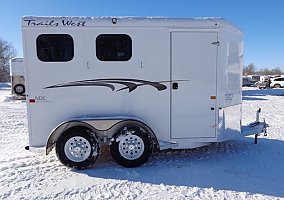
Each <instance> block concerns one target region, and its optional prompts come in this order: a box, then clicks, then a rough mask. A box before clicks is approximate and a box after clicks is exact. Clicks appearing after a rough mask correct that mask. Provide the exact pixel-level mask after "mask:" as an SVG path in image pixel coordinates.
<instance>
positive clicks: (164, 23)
mask: <svg viewBox="0 0 284 200" xmlns="http://www.w3.org/2000/svg"><path fill="white" fill-rule="evenodd" d="M22 30H23V43H24V58H25V59H24V62H25V66H26V69H27V70H26V79H27V80H26V83H27V92H26V93H27V107H28V124H29V147H43V146H45V148H46V153H47V154H48V153H49V152H50V151H51V150H52V149H53V147H55V150H56V153H57V156H58V158H59V160H60V161H61V162H62V163H63V164H64V165H66V166H69V167H76V168H85V167H87V166H90V165H92V164H93V163H94V162H95V160H96V158H97V157H98V155H99V152H100V147H101V146H102V145H109V147H110V152H111V155H112V156H113V158H114V159H115V160H116V161H117V162H118V163H119V164H121V165H123V166H126V167H135V166H139V165H141V164H143V163H145V162H146V161H147V160H148V158H149V156H150V155H151V152H153V151H154V150H163V149H184V148H196V147H200V146H204V145H208V144H211V143H214V142H221V141H225V140H231V139H234V138H236V137H237V136H240V135H243V134H259V133H261V132H264V131H266V124H265V122H259V121H257V123H253V124H251V125H249V126H246V127H242V126H241V101H242V91H241V77H242V76H241V74H242V62H243V34H242V32H241V31H240V30H239V29H237V28H236V27H234V26H233V25H231V24H230V23H228V22H226V21H225V20H223V19H220V18H198V19H170V18H130V17H118V18H112V17H104V18H95V17H23V18H22ZM242 128H243V129H242ZM242 130H243V131H245V133H244V132H243V131H242Z"/></svg>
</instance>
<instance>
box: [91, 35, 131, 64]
mask: <svg viewBox="0 0 284 200" xmlns="http://www.w3.org/2000/svg"><path fill="white" fill-rule="evenodd" d="M96 55H97V58H98V59H99V60H101V61H127V60H129V59H130V58H131V56H132V40H131V38H130V36H129V35H125V34H102V35H99V36H98V37H97V39H96Z"/></svg>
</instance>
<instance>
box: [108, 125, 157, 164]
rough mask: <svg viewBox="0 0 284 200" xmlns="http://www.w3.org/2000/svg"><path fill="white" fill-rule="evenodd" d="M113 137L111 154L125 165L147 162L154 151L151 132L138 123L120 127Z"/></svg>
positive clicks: (119, 162)
mask: <svg viewBox="0 0 284 200" xmlns="http://www.w3.org/2000/svg"><path fill="white" fill-rule="evenodd" d="M113 139H114V140H113V141H112V143H111V145H110V152H111V155H112V157H113V159H114V160H115V161H116V162H117V163H118V164H120V165H122V166H124V167H138V166H140V165H142V164H144V163H145V162H147V161H148V159H149V157H150V155H151V153H152V148H153V147H152V146H153V145H152V142H151V138H150V136H149V133H147V131H146V129H144V128H142V127H140V126H138V125H133V124H129V125H126V126H124V127H122V128H120V129H119V130H118V131H117V132H116V133H115V134H114V137H113Z"/></svg>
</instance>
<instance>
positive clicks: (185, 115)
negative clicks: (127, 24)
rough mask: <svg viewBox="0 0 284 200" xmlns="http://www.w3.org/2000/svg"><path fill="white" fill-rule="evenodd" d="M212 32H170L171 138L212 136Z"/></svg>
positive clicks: (214, 51) (214, 44) (214, 41)
mask: <svg viewBox="0 0 284 200" xmlns="http://www.w3.org/2000/svg"><path fill="white" fill-rule="evenodd" d="M217 48H218V42H217V33H216V32H171V72H172V77H171V80H172V89H171V138H212V137H215V125H216V121H215V112H216V65H217V63H216V62H217Z"/></svg>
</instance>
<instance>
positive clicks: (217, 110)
mask: <svg viewBox="0 0 284 200" xmlns="http://www.w3.org/2000/svg"><path fill="white" fill-rule="evenodd" d="M217 41H218V42H219V34H218V32H217ZM218 57H219V45H216V63H215V64H216V67H215V74H216V83H215V86H216V87H215V93H216V94H215V95H216V97H218V94H217V92H218V89H217V87H218V69H217V68H218ZM218 100H219V98H217V99H216V100H215V110H216V113H215V138H216V140H217V128H218V127H217V125H218V124H219V108H217V101H218Z"/></svg>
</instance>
